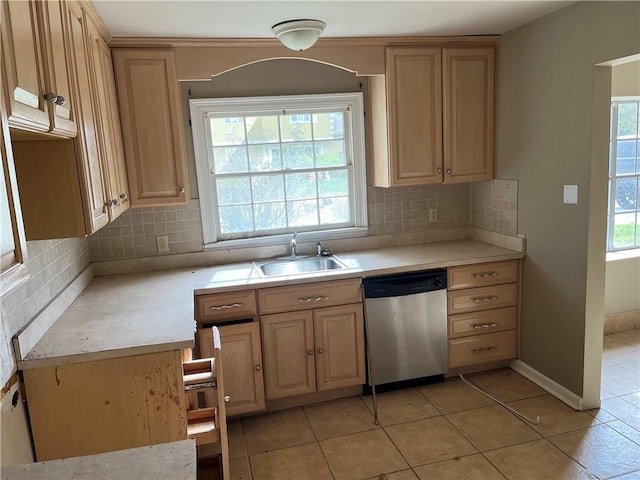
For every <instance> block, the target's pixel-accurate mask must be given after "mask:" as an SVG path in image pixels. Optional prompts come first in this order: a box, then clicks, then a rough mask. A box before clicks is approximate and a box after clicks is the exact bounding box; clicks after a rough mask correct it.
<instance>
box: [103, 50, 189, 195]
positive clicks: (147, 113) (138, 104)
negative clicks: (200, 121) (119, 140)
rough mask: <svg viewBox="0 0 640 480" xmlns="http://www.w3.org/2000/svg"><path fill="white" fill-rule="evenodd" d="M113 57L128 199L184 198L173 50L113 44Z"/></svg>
mask: <svg viewBox="0 0 640 480" xmlns="http://www.w3.org/2000/svg"><path fill="white" fill-rule="evenodd" d="M113 58H114V64H115V74H116V85H117V89H118V105H119V107H120V117H121V121H122V132H123V140H124V149H125V158H126V162H127V172H128V175H129V188H130V190H131V204H132V205H134V206H154V205H155V206H161V205H177V204H186V203H188V201H189V194H188V181H187V168H186V158H185V148H184V139H183V130H182V113H181V109H180V102H179V96H178V81H177V76H176V69H175V60H174V53H173V51H172V50H153V49H140V50H137V49H115V50H114V51H113Z"/></svg>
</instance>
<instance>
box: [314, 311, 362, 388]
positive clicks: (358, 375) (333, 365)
mask: <svg viewBox="0 0 640 480" xmlns="http://www.w3.org/2000/svg"><path fill="white" fill-rule="evenodd" d="M314 326H315V342H316V371H317V379H318V391H322V390H331V389H334V388H340V387H348V386H351V385H362V384H363V383H364V382H365V367H364V362H365V360H364V321H363V313H362V304H356V305H343V306H339V307H329V308H321V309H318V310H315V311H314Z"/></svg>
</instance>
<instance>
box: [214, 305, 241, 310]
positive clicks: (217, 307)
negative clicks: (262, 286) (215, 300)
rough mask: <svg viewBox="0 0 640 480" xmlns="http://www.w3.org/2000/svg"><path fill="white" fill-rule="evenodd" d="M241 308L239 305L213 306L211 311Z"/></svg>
mask: <svg viewBox="0 0 640 480" xmlns="http://www.w3.org/2000/svg"><path fill="white" fill-rule="evenodd" d="M238 307H242V304H241V303H232V304H231V305H213V306H212V307H211V310H227V309H229V308H238Z"/></svg>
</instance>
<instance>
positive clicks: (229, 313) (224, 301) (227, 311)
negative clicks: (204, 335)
mask: <svg viewBox="0 0 640 480" xmlns="http://www.w3.org/2000/svg"><path fill="white" fill-rule="evenodd" d="M256 312H257V309H256V292H255V290H246V291H241V292H227V293H212V294H209V295H197V296H196V319H197V320H198V323H210V322H212V321H216V320H233V319H238V318H246V317H254V316H255V315H256Z"/></svg>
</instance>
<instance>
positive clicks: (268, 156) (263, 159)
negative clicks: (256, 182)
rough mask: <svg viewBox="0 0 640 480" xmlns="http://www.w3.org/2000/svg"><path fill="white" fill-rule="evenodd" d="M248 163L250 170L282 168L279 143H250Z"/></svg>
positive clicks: (260, 170)
mask: <svg viewBox="0 0 640 480" xmlns="http://www.w3.org/2000/svg"><path fill="white" fill-rule="evenodd" d="M249 165H250V167H251V171H252V172H270V171H274V170H282V157H281V156H280V144H275V145H251V146H250V147H249Z"/></svg>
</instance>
